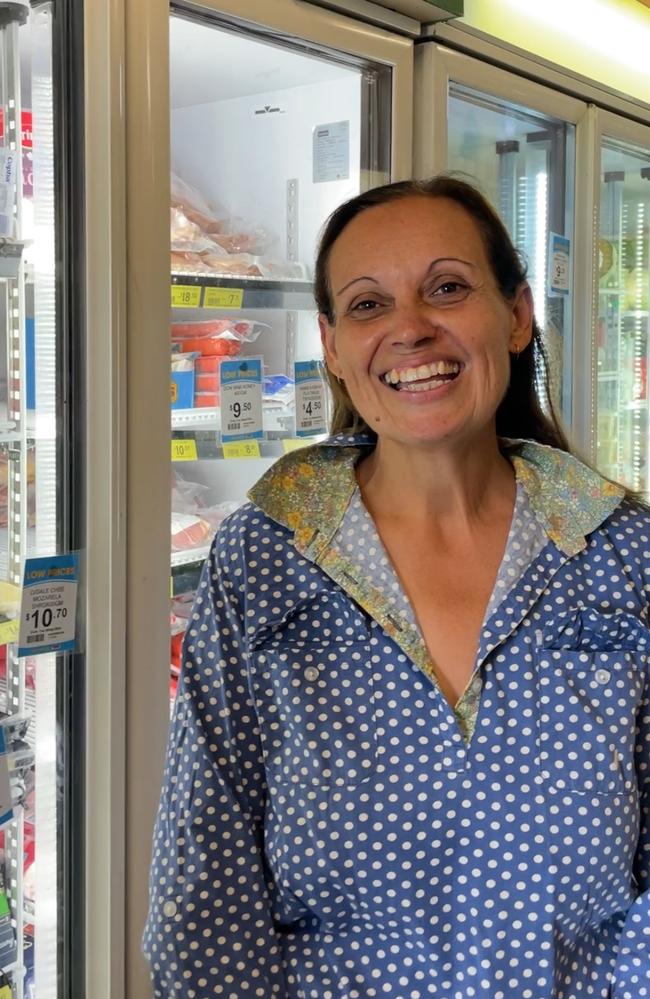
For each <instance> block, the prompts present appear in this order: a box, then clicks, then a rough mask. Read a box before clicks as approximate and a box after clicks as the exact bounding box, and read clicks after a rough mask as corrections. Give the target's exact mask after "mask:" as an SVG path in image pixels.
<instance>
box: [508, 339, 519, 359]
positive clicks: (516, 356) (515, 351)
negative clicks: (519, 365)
mask: <svg viewBox="0 0 650 999" xmlns="http://www.w3.org/2000/svg"><path fill="white" fill-rule="evenodd" d="M520 351H521V347H520V346H519V344H518V343H515V344H514V345H513V347H512V350H511V351H510V353H511V354H513V355H514V359H515V361H518V360H519V352H520Z"/></svg>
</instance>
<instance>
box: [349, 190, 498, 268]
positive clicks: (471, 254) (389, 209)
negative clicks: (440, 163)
mask: <svg viewBox="0 0 650 999" xmlns="http://www.w3.org/2000/svg"><path fill="white" fill-rule="evenodd" d="M420 255H423V256H424V257H427V258H428V263H430V262H431V260H434V259H436V258H437V257H460V258H461V259H463V260H467V261H469V262H470V263H474V264H477V265H478V266H480V267H489V264H488V260H487V253H486V250H485V244H484V241H483V236H482V234H481V231H480V229H479V227H478V225H477V223H476V222H475V220H474V218H473V216H472V215H470V213H469V212H468V211H467V210H466V209H465V208H463V206H462V205H460V204H458V203H457V202H455V201H451V200H450V199H448V198H429V197H426V196H419V195H418V196H413V197H407V198H400V199H397V200H395V201H390V202H388V203H387V204H384V205H374V206H373V207H372V208H367V209H366V210H365V211H363V212H361V214H360V215H357V216H356V218H354V219H353V220H352V221H351V222H350V223H349V224H348V225H347V226H346V227H345V229H344V230H343V232H342V233H341V234H340V236H339V237H338V239H337V240H336V242H335V243H334V245H333V247H332V250H331V253H330V270H331V271H332V272H333V273H334V272H340V271H341V270H344V271H345V272H346V273H347V271H348V270H349V269H350V268H351V267H352V268H354V269H355V270H357V269H359V272H360V273H362V272H363V271H364V264H367V265H372V264H374V263H376V264H377V265H379V266H381V265H382V264H385V263H387V262H391V263H392V264H393V265H395V264H396V263H398V262H403V263H406V262H409V263H410V262H413V263H415V262H416V259H417V258H419V256H420ZM428 263H427V266H428Z"/></svg>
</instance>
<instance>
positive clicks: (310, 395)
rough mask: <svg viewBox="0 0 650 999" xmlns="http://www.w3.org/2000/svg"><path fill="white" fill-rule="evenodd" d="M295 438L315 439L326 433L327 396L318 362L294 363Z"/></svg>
mask: <svg viewBox="0 0 650 999" xmlns="http://www.w3.org/2000/svg"><path fill="white" fill-rule="evenodd" d="M293 367H294V378H295V384H296V436H297V437H315V436H316V435H317V434H324V433H326V431H327V396H326V393H325V382H324V380H323V369H322V365H321V362H320V361H296V362H295V364H294V366H293Z"/></svg>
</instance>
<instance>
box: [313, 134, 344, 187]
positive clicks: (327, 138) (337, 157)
mask: <svg viewBox="0 0 650 999" xmlns="http://www.w3.org/2000/svg"><path fill="white" fill-rule="evenodd" d="M349 176H350V122H349V121H333V122H330V123H329V124H327V125H317V126H316V128H315V129H314V137H313V181H314V184H322V183H323V182H324V181H327V180H347V179H348V178H349Z"/></svg>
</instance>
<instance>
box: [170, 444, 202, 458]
mask: <svg viewBox="0 0 650 999" xmlns="http://www.w3.org/2000/svg"><path fill="white" fill-rule="evenodd" d="M198 457H199V456H198V453H197V450H196V441H195V440H179V439H176V440H173V441H172V461H197V460H198Z"/></svg>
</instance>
